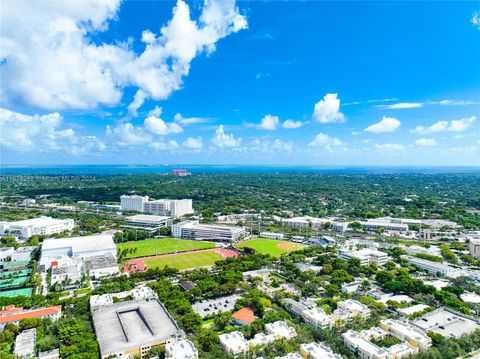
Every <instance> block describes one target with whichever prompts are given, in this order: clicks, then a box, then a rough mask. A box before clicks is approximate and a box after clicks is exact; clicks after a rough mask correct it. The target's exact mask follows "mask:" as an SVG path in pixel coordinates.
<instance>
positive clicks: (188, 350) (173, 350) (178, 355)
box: [165, 339, 198, 359]
mask: <svg viewBox="0 0 480 359" xmlns="http://www.w3.org/2000/svg"><path fill="white" fill-rule="evenodd" d="M165 358H171V359H198V350H197V348H195V345H194V344H193V343H192V342H191V341H190V340H188V339H182V340H171V341H169V342H167V344H166V345H165Z"/></svg>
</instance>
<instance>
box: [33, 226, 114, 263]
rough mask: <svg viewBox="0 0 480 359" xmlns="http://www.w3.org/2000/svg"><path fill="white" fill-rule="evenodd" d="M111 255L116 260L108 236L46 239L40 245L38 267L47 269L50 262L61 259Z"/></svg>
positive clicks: (110, 237)
mask: <svg viewBox="0 0 480 359" xmlns="http://www.w3.org/2000/svg"><path fill="white" fill-rule="evenodd" d="M100 255H112V256H114V257H115V258H116V256H117V248H116V246H115V243H114V242H113V236H112V235H110V234H97V235H94V236H85V237H71V238H56V239H46V240H44V241H43V243H42V250H41V257H40V262H39V264H40V265H43V266H45V269H49V268H50V267H51V266H52V262H55V260H56V259H58V258H61V257H65V256H67V257H72V258H79V259H84V258H89V257H94V256H100Z"/></svg>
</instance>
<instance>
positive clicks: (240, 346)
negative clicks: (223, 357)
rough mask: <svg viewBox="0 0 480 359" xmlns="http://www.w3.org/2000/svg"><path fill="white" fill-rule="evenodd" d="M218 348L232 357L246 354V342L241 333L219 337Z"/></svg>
mask: <svg viewBox="0 0 480 359" xmlns="http://www.w3.org/2000/svg"><path fill="white" fill-rule="evenodd" d="M219 339H220V346H221V347H222V349H223V350H224V351H225V352H226V353H228V354H232V355H233V356H239V355H242V354H243V355H246V354H247V353H248V341H247V340H246V339H245V338H244V336H243V333H241V332H239V331H234V332H231V333H225V334H220V335H219Z"/></svg>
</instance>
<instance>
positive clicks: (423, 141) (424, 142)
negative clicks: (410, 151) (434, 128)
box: [415, 137, 437, 147]
mask: <svg viewBox="0 0 480 359" xmlns="http://www.w3.org/2000/svg"><path fill="white" fill-rule="evenodd" d="M415 144H416V145H417V146H422V147H430V146H436V145H437V141H436V140H435V139H434V138H426V137H422V138H419V139H418V140H416V141H415Z"/></svg>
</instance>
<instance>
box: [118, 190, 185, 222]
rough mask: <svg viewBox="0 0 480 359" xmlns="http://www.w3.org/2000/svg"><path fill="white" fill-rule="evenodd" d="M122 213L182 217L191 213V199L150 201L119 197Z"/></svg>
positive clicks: (137, 196) (135, 196)
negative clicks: (131, 212) (133, 212)
mask: <svg viewBox="0 0 480 359" xmlns="http://www.w3.org/2000/svg"><path fill="white" fill-rule="evenodd" d="M120 206H121V209H122V211H137V212H143V213H148V214H153V215H156V216H170V217H175V218H178V217H182V216H184V215H186V214H190V213H193V205H192V200H191V199H157V200H150V199H149V197H148V196H139V195H132V196H129V195H122V196H120Z"/></svg>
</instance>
